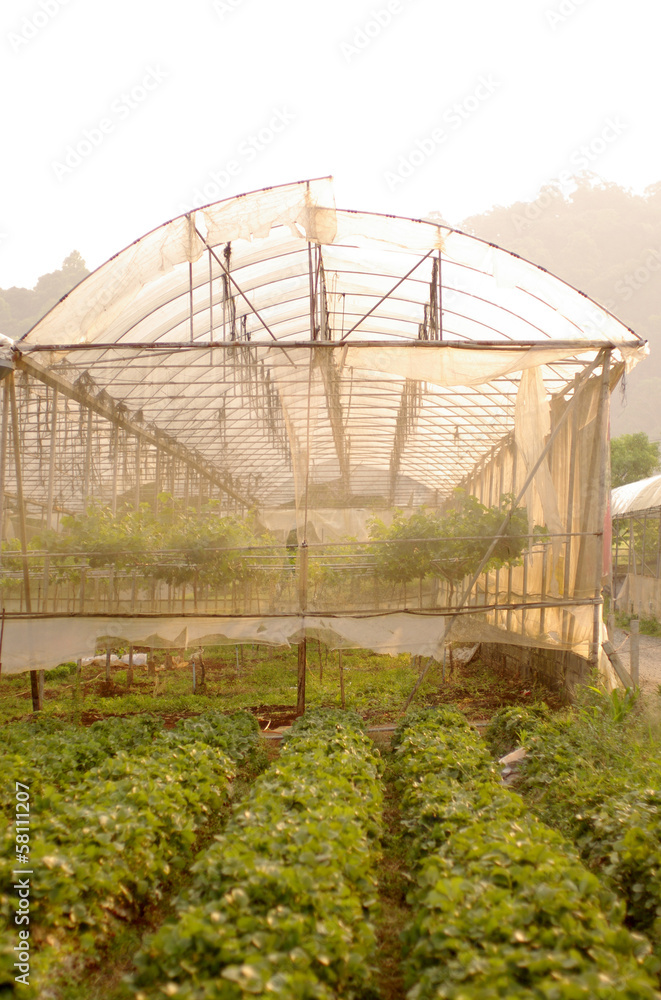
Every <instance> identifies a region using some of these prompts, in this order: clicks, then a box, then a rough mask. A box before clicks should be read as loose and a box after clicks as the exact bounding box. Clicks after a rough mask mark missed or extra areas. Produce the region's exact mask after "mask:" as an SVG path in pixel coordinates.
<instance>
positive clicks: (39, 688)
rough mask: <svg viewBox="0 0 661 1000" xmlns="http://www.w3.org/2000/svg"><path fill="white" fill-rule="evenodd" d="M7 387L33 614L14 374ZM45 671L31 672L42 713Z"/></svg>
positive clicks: (27, 595)
mask: <svg viewBox="0 0 661 1000" xmlns="http://www.w3.org/2000/svg"><path fill="white" fill-rule="evenodd" d="M5 386H6V387H7V389H8V391H9V406H10V409H11V424H12V439H13V444H14V470H15V473H16V497H17V499H18V523H19V531H20V536H21V553H22V556H23V589H24V593H25V610H26V611H27V613H28V614H31V613H32V601H31V599H30V570H29V565H28V542H27V525H26V520H25V499H24V496H23V474H22V471H21V435H20V431H19V427H18V409H17V406H16V383H15V381H14V373H13V372H12V373H11V374H10V375H8V376H7V380H6V382H5ZM40 673H41V674H43V671H38V670H31V671H30V689H31V691H32V709H33V711H35V712H40V711H41V709H42V708H43V697H44V680H43V676H42V677H41V678H39V674H40Z"/></svg>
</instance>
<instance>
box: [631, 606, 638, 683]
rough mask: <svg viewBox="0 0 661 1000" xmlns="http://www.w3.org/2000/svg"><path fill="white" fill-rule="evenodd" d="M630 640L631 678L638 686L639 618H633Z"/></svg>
mask: <svg viewBox="0 0 661 1000" xmlns="http://www.w3.org/2000/svg"><path fill="white" fill-rule="evenodd" d="M629 642H630V643H631V653H630V660H629V665H630V668H631V669H630V670H629V673H630V674H631V680H632V681H633V684H634V687H638V686H639V684H640V622H639V621H638V619H637V618H632V619H631V635H630V636H629Z"/></svg>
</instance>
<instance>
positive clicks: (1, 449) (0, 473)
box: [0, 382, 9, 564]
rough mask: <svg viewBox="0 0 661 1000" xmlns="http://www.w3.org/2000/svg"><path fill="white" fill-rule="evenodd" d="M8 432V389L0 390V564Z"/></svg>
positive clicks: (3, 530)
mask: <svg viewBox="0 0 661 1000" xmlns="http://www.w3.org/2000/svg"><path fill="white" fill-rule="evenodd" d="M8 432H9V389H8V387H7V383H6V382H5V385H4V388H3V390H2V427H1V428H0V564H1V563H2V542H4V540H5V479H6V475H7V436H8Z"/></svg>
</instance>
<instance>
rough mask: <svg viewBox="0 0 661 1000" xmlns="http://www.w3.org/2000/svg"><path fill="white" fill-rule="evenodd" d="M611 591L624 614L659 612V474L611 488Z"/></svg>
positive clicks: (660, 595) (660, 565)
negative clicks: (612, 587) (612, 585)
mask: <svg viewBox="0 0 661 1000" xmlns="http://www.w3.org/2000/svg"><path fill="white" fill-rule="evenodd" d="M611 515H612V518H613V584H614V591H613V595H614V598H615V606H616V608H617V609H618V610H619V611H622V612H624V613H625V614H636V615H641V616H644V617H646V616H650V617H652V618H658V617H659V616H660V615H661V476H650V478H649V479H641V480H639V481H638V482H635V483H627V484H626V485H625V486H618V487H617V489H615V490H613V493H612V496H611Z"/></svg>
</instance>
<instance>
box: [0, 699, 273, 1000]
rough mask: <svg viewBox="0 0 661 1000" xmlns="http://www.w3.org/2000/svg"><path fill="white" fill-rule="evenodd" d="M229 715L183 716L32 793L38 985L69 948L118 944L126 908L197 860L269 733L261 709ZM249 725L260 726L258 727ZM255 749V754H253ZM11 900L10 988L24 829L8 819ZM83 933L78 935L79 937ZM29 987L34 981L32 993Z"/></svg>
mask: <svg viewBox="0 0 661 1000" xmlns="http://www.w3.org/2000/svg"><path fill="white" fill-rule="evenodd" d="M242 716H243V718H241V717H237V718H234V719H229V720H224V718H223V717H222V716H216V718H207V719H205V720H195V721H189V722H188V723H184V724H183V725H182V726H181V727H180V728H178V729H175V730H171V731H166V732H163V733H160V734H158V735H157V736H156V737H155V739H154V740H153V742H152V743H151V744H150V745H148V746H143V747H142V748H139V749H138V750H136V751H133V752H132V753H128V752H126V751H124V750H122V751H119V752H118V753H116V754H115V755H114V756H113V757H110V758H108V759H107V760H106V761H104V763H103V764H101V765H100V766H98V767H96V768H93V769H91V770H89V771H88V772H87V773H86V774H85V776H84V777H83V778H82V779H81V781H80V782H79V783H78V784H76V785H74V786H72V788H70V789H66V790H62V789H59V788H57V787H56V786H54V785H50V786H45V787H44V788H43V789H42V790H41V793H40V795H39V796H37V797H36V799H34V800H32V801H31V803H30V806H31V810H30V828H29V837H28V843H29V865H28V866H27V867H26V869H25V870H26V871H29V872H30V876H31V877H30V879H29V882H30V897H31V904H32V915H30V924H29V933H30V938H31V940H32V941H33V943H34V944H36V945H37V946H38V949H37V951H36V953H35V954H34V956H33V963H32V969H31V980H30V982H31V988H32V989H33V990H36V991H37V993H39V991H40V989H42V988H43V986H44V983H45V981H46V979H47V977H48V975H49V971H50V970H51V969H52V968H53V967H54V966H55V967H59V966H60V965H61V963H62V961H63V960H64V959H65V957H66V956H67V954H68V953H69V952H75V953H76V954H81V953H82V954H89V953H91V952H94V950H95V949H96V948H97V946H98V945H100V944H101V943H102V942H103V943H104V944H105V945H107V944H108V942H109V940H110V939H111V938H112V936H113V934H114V933H115V932H116V931H117V929H118V928H119V927H120V926H121V925H122V923H123V922H124V921H126V920H131V919H135V918H136V917H137V916H138V915H139V914H140V912H141V911H142V909H143V907H144V906H146V905H147V904H150V903H152V902H153V901H154V900H155V899H158V898H159V897H160V895H161V893H162V890H163V887H164V885H165V884H166V883H167V882H168V881H169V880H170V879H171V878H172V877H173V876H174V875H175V873H177V872H180V871H182V870H183V869H184V868H185V867H186V866H187V865H188V864H189V863H190V861H191V860H192V857H193V856H194V849H195V843H196V839H197V838H198V836H199V834H200V832H201V830H202V828H203V827H204V826H205V824H208V822H209V820H210V819H211V818H212V817H213V816H214V814H215V813H217V811H218V810H219V809H221V808H222V807H223V806H224V805H225V804H226V803H227V801H228V798H229V795H230V792H231V781H232V779H233V777H234V776H235V774H236V768H237V764H236V763H235V761H233V760H231V759H230V757H229V756H228V755H227V754H226V753H225V752H223V750H221V749H219V744H223V743H225V744H226V745H227V746H228V747H230V748H231V747H232V744H233V742H236V744H237V746H236V752H235V754H234V756H235V757H236V758H238V760H239V762H241V763H245V762H246V759H247V758H249V757H250V756H251V755H250V753H249V750H248V746H247V741H248V739H249V738H250V739H251V740H252V743H253V745H255V746H256V745H257V743H258V740H259V733H258V726H257V723H256V721H255V720H254V719H253V718H252V717H250V716H248V715H247V714H246V713H242ZM249 734H251V735H250V736H249ZM252 756H253V758H254V757H255V756H256V755H252ZM4 834H5V846H6V850H5V852H3V854H4V859H3V861H2V862H0V873H1V877H2V886H3V894H2V895H0V910H1V911H2V912H3V915H4V916H6V917H7V918H8V920H7V926H8V930H7V931H6V932H4V933H3V934H2V936H1V937H0V945H1V948H2V956H1V957H2V966H1V968H0V990H1V989H2V985H3V984H4V985H5V986H7V985H8V984H9V983H11V982H12V980H13V971H15V970H14V969H13V961H14V960H15V955H14V954H13V952H14V946H15V944H16V942H17V940H18V927H17V926H16V927H14V924H15V916H16V899H15V898H14V896H15V893H13V891H12V888H11V887H12V883H13V882H15V881H16V877H14V876H12V870H13V869H16V868H21V865H20V864H18V859H17V857H12V855H11V854H10V852H11V851H13V852H14V853H15V854H17V849H16V848H15V847H14V844H15V841H16V830H15V829H14V827H13V825H12V824H8V825H7V826H6V828H5V830H4ZM72 944H74V947H72V946H71V945H72ZM29 995H30V993H29V992H27V993H26V996H29Z"/></svg>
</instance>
